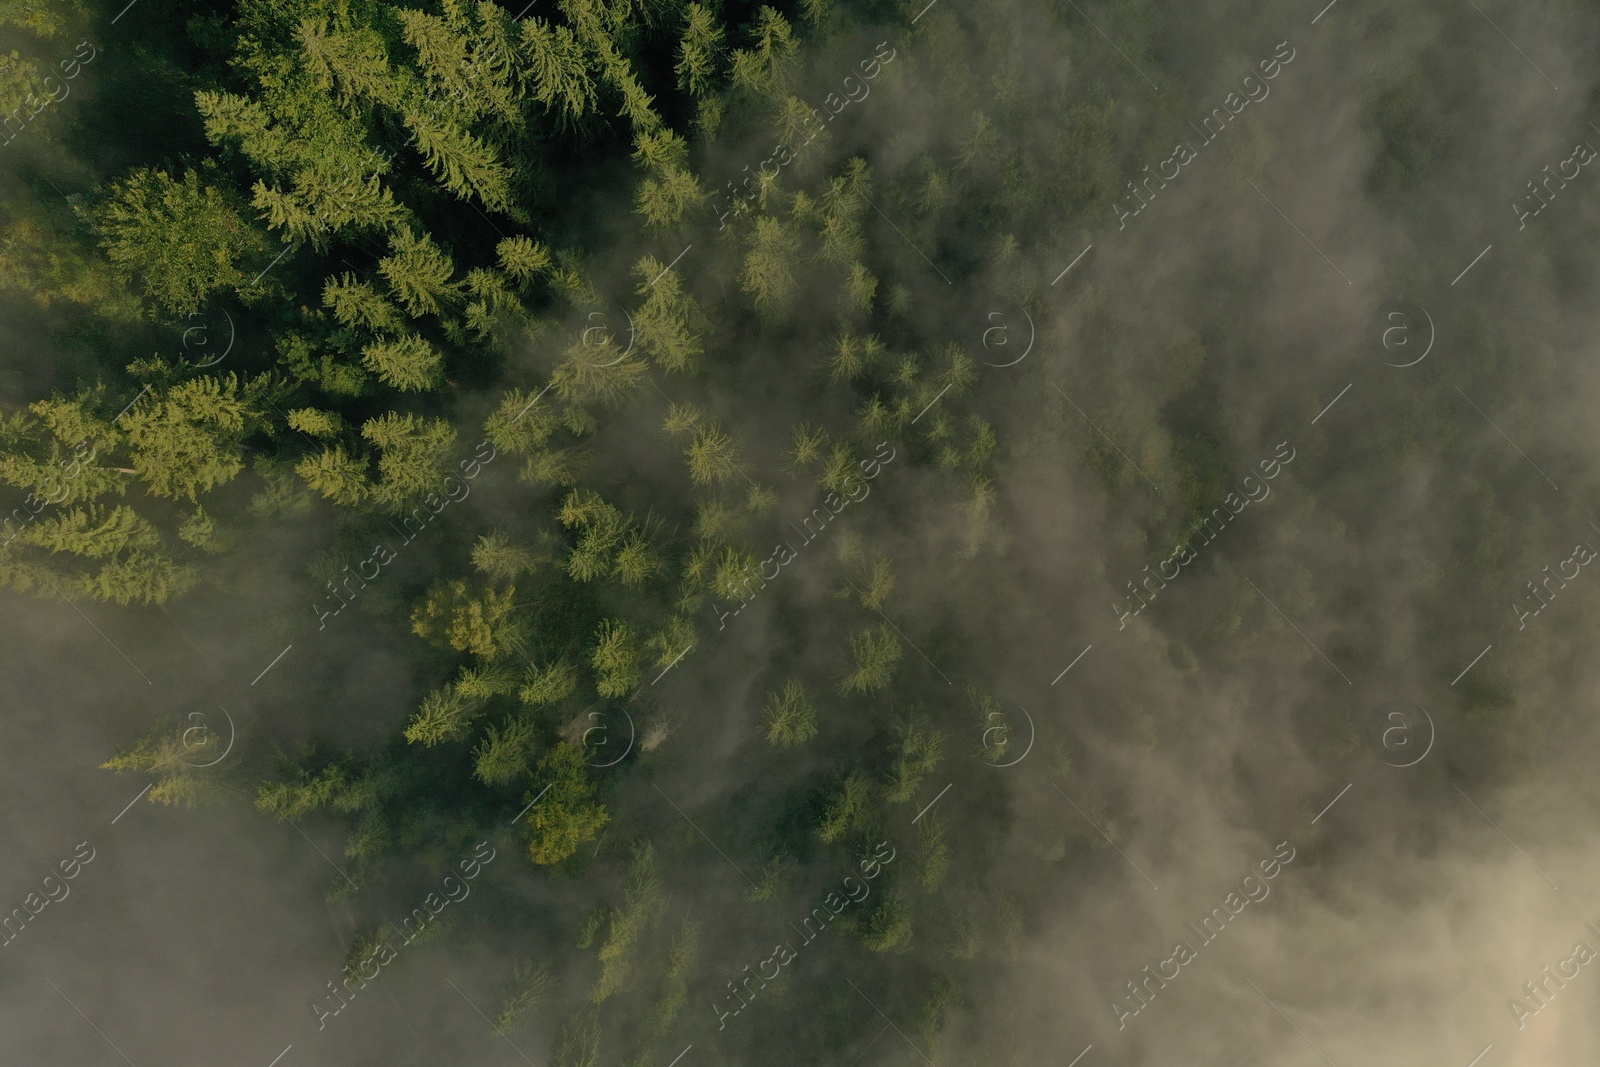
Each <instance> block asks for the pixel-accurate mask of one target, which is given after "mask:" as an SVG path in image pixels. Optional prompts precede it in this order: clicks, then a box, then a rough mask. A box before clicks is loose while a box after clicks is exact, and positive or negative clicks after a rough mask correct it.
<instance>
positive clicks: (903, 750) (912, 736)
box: [884, 718, 946, 804]
mask: <svg viewBox="0 0 1600 1067" xmlns="http://www.w3.org/2000/svg"><path fill="white" fill-rule="evenodd" d="M895 730H896V732H897V733H898V734H899V735H900V742H899V744H897V745H896V746H895V761H894V767H893V769H892V770H891V771H890V773H889V786H888V789H887V790H886V791H885V793H884V797H885V799H887V800H888V801H889V802H890V803H891V804H904V803H905V802H906V801H908V800H910V799H911V798H912V797H914V796H916V795H917V789H918V788H919V787H920V786H921V785H922V781H923V779H924V778H926V777H927V776H928V775H929V774H931V773H932V772H933V769H934V768H935V767H937V766H938V765H939V762H940V761H941V760H942V759H944V743H945V740H946V738H945V735H944V733H943V732H942V731H940V730H931V731H930V730H925V729H923V728H922V727H921V726H920V725H919V724H918V723H916V722H915V721H913V720H912V719H909V718H908V719H907V720H906V721H905V722H904V723H901V724H899V725H898V726H896V728H895Z"/></svg>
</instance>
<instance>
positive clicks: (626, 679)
mask: <svg viewBox="0 0 1600 1067" xmlns="http://www.w3.org/2000/svg"><path fill="white" fill-rule="evenodd" d="M589 662H590V665H591V666H593V667H594V670H595V674H596V675H597V679H596V681H595V689H596V691H597V692H599V694H600V695H601V696H603V697H622V696H626V695H627V694H628V693H629V692H630V691H631V690H632V689H633V688H634V687H635V686H637V685H638V684H639V681H640V678H641V677H642V676H643V674H644V668H643V665H642V664H641V663H640V656H639V648H638V645H637V644H636V643H635V641H634V636H633V631H632V629H630V628H629V626H628V624H627V623H625V622H621V621H618V620H615V619H607V620H605V621H604V622H602V623H601V624H600V629H599V630H598V631H596V633H595V646H594V652H593V653H592V654H591V656H590V659H589Z"/></svg>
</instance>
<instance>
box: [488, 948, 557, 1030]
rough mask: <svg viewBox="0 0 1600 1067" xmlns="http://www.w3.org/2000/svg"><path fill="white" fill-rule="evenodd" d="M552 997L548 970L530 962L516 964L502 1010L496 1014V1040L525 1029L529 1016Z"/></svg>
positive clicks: (503, 999) (502, 997)
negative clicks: (525, 1020) (523, 1027)
mask: <svg viewBox="0 0 1600 1067" xmlns="http://www.w3.org/2000/svg"><path fill="white" fill-rule="evenodd" d="M549 995H550V971H549V968H547V967H541V966H536V965H535V964H534V961H533V960H531V959H525V960H523V961H522V962H521V963H519V964H517V966H516V969H515V970H514V971H512V973H511V980H510V982H508V983H507V986H506V991H505V993H504V994H502V996H501V998H500V1010H499V1011H498V1012H496V1013H495V1017H494V1033H495V1036H497V1037H503V1036H505V1035H506V1034H510V1033H512V1032H514V1031H515V1030H516V1029H517V1027H519V1026H520V1025H522V1021H523V1019H525V1018H526V1017H527V1014H528V1012H529V1011H531V1010H532V1009H533V1008H535V1007H537V1006H538V1005H540V1004H542V1003H543V1002H544V1001H545V999H546V998H548V997H549Z"/></svg>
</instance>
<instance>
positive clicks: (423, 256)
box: [378, 230, 456, 318]
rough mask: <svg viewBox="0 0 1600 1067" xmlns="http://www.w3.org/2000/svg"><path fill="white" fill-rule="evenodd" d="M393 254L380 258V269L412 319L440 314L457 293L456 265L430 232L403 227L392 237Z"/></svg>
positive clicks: (390, 240)
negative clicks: (454, 275) (453, 281)
mask: <svg viewBox="0 0 1600 1067" xmlns="http://www.w3.org/2000/svg"><path fill="white" fill-rule="evenodd" d="M389 242H390V247H391V248H392V249H393V250H394V251H393V254H392V255H389V256H385V257H384V258H383V259H381V260H379V261H378V270H380V271H381V272H382V273H383V277H384V280H386V281H387V282H388V283H389V288H390V289H391V290H393V292H394V294H395V296H396V297H397V298H398V299H399V301H400V303H401V305H402V306H403V307H404V308H405V309H406V312H407V313H408V314H409V315H411V317H412V318H419V317H421V316H423V315H437V314H439V312H440V310H441V308H442V307H443V305H444V304H446V303H448V302H449V301H450V300H451V299H452V298H453V297H454V296H455V295H456V289H455V286H453V285H452V284H451V282H450V276H451V275H452V274H454V273H455V265H454V264H453V263H452V262H451V261H450V257H449V256H448V255H446V254H445V252H444V250H443V249H441V248H440V247H439V246H438V245H436V244H434V243H433V238H431V237H429V236H428V235H427V234H425V233H424V234H417V233H413V232H411V231H409V230H400V231H397V232H395V233H394V234H392V235H391V236H390V238H389Z"/></svg>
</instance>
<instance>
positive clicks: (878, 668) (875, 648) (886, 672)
mask: <svg viewBox="0 0 1600 1067" xmlns="http://www.w3.org/2000/svg"><path fill="white" fill-rule="evenodd" d="M900 655H901V648H900V638H899V637H897V636H896V635H895V632H894V630H893V628H892V627H890V626H889V624H888V623H880V624H879V625H877V626H874V627H870V628H868V629H866V630H862V631H861V632H859V633H857V634H855V635H853V636H852V637H851V638H850V658H851V659H852V660H853V661H854V663H855V669H854V670H852V671H850V672H849V673H848V674H846V675H845V676H844V679H843V680H842V681H841V682H840V684H839V688H840V690H841V691H842V692H845V693H873V692H877V691H878V690H880V689H883V688H885V687H887V686H888V684H889V681H890V679H891V678H893V676H894V669H895V666H896V665H897V664H898V663H899V662H900Z"/></svg>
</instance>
